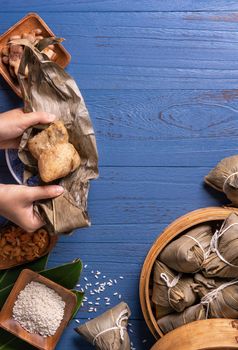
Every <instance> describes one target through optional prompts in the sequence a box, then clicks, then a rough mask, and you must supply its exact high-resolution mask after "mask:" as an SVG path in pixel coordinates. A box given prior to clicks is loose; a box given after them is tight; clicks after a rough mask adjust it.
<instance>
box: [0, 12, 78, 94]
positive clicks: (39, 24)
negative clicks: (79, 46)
mask: <svg viewBox="0 0 238 350" xmlns="http://www.w3.org/2000/svg"><path fill="white" fill-rule="evenodd" d="M37 28H39V29H41V30H42V36H43V37H52V36H55V34H54V33H53V32H52V30H51V29H50V28H49V27H48V25H47V24H46V23H45V22H44V21H43V19H42V18H41V17H40V16H38V15H37V14H36V13H29V14H28V15H26V16H25V17H24V18H22V19H21V20H20V21H19V22H17V23H16V24H14V25H13V26H12V27H10V28H9V29H8V30H7V31H6V32H5V33H4V34H2V35H1V36H0V56H1V52H2V49H3V47H4V46H6V45H7V43H8V41H9V38H10V37H11V36H13V35H21V34H23V33H29V32H30V31H31V30H33V29H37ZM54 51H55V54H56V55H55V59H54V62H56V63H57V64H58V65H59V66H60V67H62V68H65V67H66V66H67V65H68V64H69V62H70V59H71V56H70V54H69V53H68V51H67V50H66V49H65V48H64V47H63V45H61V44H57V45H55V46H54ZM0 74H2V76H3V78H4V79H5V80H6V82H7V83H8V84H9V85H10V86H11V88H12V89H13V91H15V93H16V94H17V95H18V96H20V97H21V90H20V88H19V84H18V82H17V80H16V79H13V78H12V76H11V74H10V73H9V70H8V67H7V66H6V65H5V64H4V63H3V62H2V59H0Z"/></svg>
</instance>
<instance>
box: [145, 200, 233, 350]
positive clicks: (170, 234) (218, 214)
mask: <svg viewBox="0 0 238 350" xmlns="http://www.w3.org/2000/svg"><path fill="white" fill-rule="evenodd" d="M232 212H236V213H238V208H231V207H230V208H219V207H210V208H203V209H198V210H195V211H192V212H190V213H188V214H186V215H184V216H181V217H180V218H178V219H177V220H175V221H174V222H172V223H171V224H170V225H169V226H168V227H167V228H166V229H165V230H164V231H163V232H162V233H161V235H160V236H159V237H158V239H157V240H156V241H155V242H154V244H153V246H152V248H151V249H150V251H149V253H148V255H147V257H146V259H145V262H144V265H143V267H142V271H141V276H140V304H141V308H142V312H143V315H144V318H145V321H146V323H147V326H148V327H149V329H150V331H151V333H152V334H153V336H154V337H155V338H156V339H159V338H160V337H163V335H164V334H163V333H162V331H161V330H160V328H159V326H158V325H157V322H156V318H155V316H154V313H153V310H152V305H151V291H150V279H151V272H152V268H153V265H154V262H155V260H156V258H157V256H158V255H159V253H160V252H161V251H162V250H163V248H164V247H165V246H166V245H167V244H168V243H169V242H170V241H172V239H174V238H175V237H176V236H178V235H180V234H181V233H182V232H183V231H185V230H187V229H190V228H192V227H193V226H195V225H198V224H201V223H204V222H208V221H219V220H224V219H225V218H227V216H228V215H229V214H231V213H232ZM198 322H200V321H198ZM180 328H182V327H180ZM237 336H238V333H237ZM166 337H167V335H166ZM237 345H238V344H237ZM237 348H238V346H237ZM161 349H162V348H161ZM176 350H178V349H176Z"/></svg>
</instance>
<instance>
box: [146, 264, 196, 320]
mask: <svg viewBox="0 0 238 350" xmlns="http://www.w3.org/2000/svg"><path fill="white" fill-rule="evenodd" d="M192 283H193V279H192V277H189V276H183V275H182V274H181V273H179V274H178V273H176V272H174V271H172V270H171V269H170V268H168V267H167V266H166V265H165V264H163V263H161V262H160V261H158V260H156V261H155V264H154V275H153V292H152V302H153V303H154V304H156V311H157V314H158V316H159V317H163V316H164V315H167V314H169V313H171V312H174V311H177V312H181V311H183V310H184V309H185V308H187V307H188V306H190V305H193V304H194V303H195V300H196V294H195V292H194V291H193V290H192V288H191V285H192Z"/></svg>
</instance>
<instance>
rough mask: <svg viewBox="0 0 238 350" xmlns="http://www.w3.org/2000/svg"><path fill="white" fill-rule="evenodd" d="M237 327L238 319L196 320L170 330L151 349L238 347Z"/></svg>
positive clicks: (204, 349) (193, 349)
mask: <svg viewBox="0 0 238 350" xmlns="http://www.w3.org/2000/svg"><path fill="white" fill-rule="evenodd" d="M237 329H238V321H237V320H230V319H225V318H217V319H215V318H214V319H209V320H201V321H195V322H191V323H188V324H186V325H184V326H182V327H179V328H176V329H174V330H173V331H171V332H169V333H168V334H166V336H164V337H163V338H161V339H160V340H159V341H158V342H157V343H156V344H155V345H154V346H153V347H152V348H151V350H172V349H176V350H198V349H199V350H215V349H216V350H218V349H219V350H228V349H229V350H230V349H237V348H238V332H237Z"/></svg>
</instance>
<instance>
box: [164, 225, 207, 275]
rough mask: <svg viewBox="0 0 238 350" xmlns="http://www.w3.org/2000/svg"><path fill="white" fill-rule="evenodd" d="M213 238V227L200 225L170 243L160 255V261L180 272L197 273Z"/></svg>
mask: <svg viewBox="0 0 238 350" xmlns="http://www.w3.org/2000/svg"><path fill="white" fill-rule="evenodd" d="M211 238H212V228H211V226H210V225H207V224H201V225H198V226H197V227H195V228H194V229H192V230H190V231H188V232H187V233H186V234H183V235H182V236H181V237H179V238H178V239H176V240H174V241H172V242H171V243H169V244H168V245H167V246H166V247H165V248H164V249H163V250H162V252H161V253H160V255H159V260H160V261H162V262H163V263H164V264H166V265H168V266H169V267H170V268H172V269H174V270H176V271H179V272H187V273H194V272H197V271H199V270H200V269H201V266H202V263H203V262H204V260H205V258H206V252H207V250H208V248H209V246H210V241H211Z"/></svg>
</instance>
